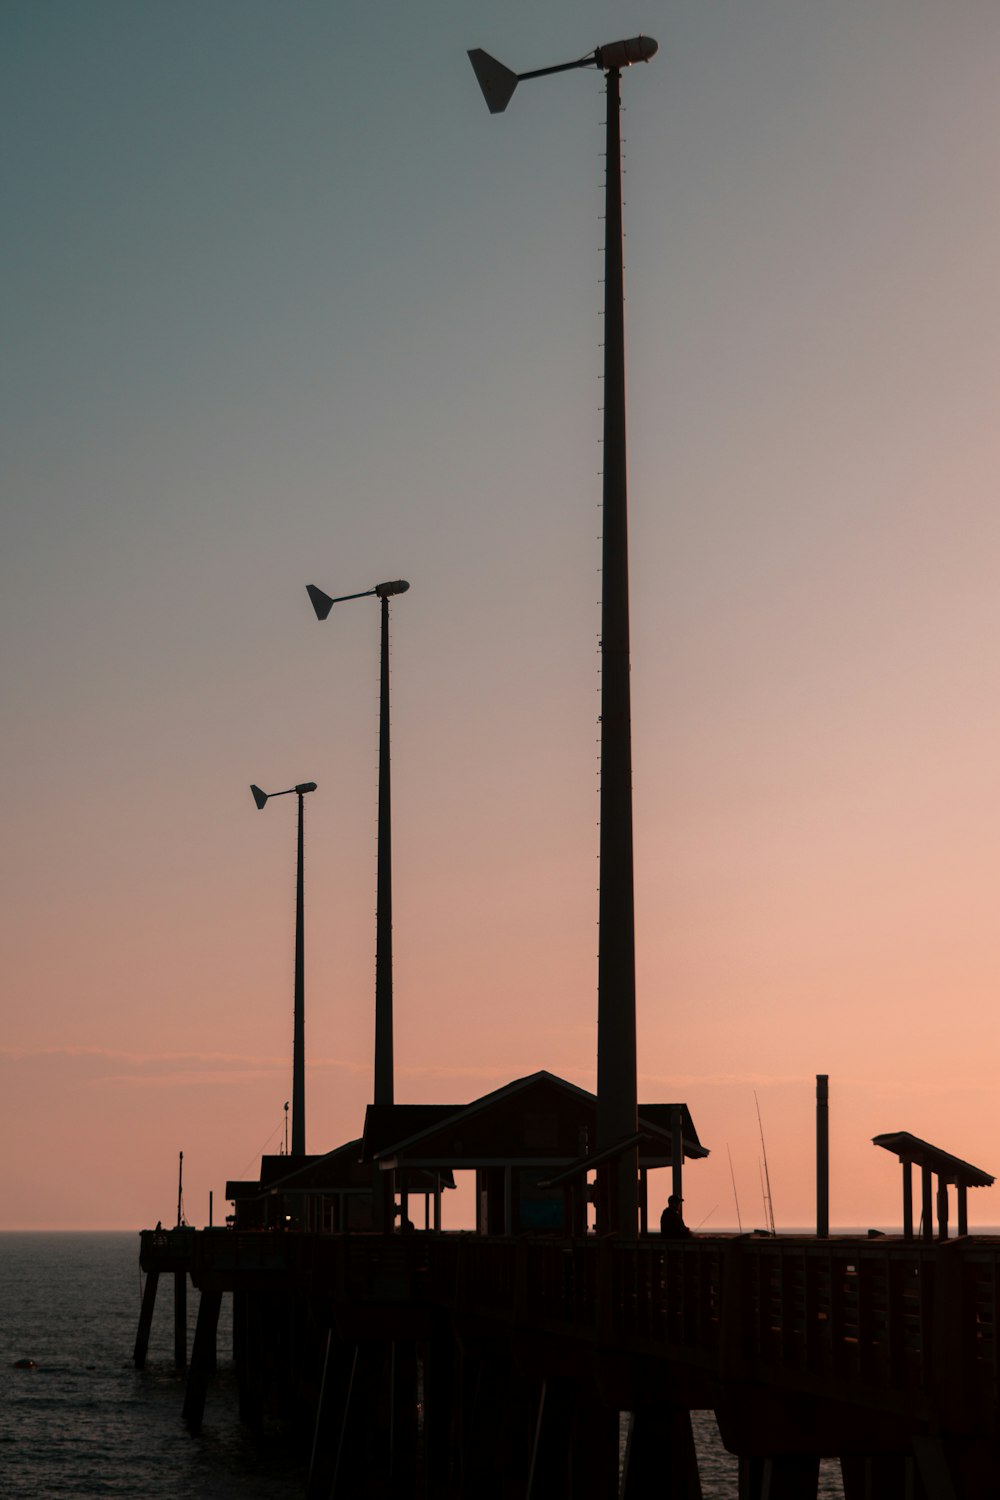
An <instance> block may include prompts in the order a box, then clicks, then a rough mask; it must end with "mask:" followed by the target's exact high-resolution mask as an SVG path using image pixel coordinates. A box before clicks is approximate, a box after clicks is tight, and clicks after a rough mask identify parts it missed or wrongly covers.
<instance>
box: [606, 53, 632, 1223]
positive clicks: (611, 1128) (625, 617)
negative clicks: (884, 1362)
mask: <svg viewBox="0 0 1000 1500" xmlns="http://www.w3.org/2000/svg"><path fill="white" fill-rule="evenodd" d="M606 78H607V92H608V121H607V178H606V186H605V243H604V267H605V269H604V277H605V286H604V307H605V315H604V324H605V331H604V338H605V343H604V497H603V498H604V513H603V521H604V524H603V528H602V530H603V557H602V567H603V574H602V580H603V588H602V590H601V836H600V899H599V943H600V953H599V957H598V971H597V1149H598V1150H599V1151H600V1150H602V1149H605V1148H607V1147H609V1146H613V1145H614V1144H615V1143H616V1142H617V1141H620V1140H622V1139H624V1138H625V1137H627V1136H630V1135H634V1134H635V1133H636V1130H637V1129H638V1106H637V1086H636V1025H635V898H634V888H633V874H632V727H631V698H630V690H629V599H628V507H627V484H626V479H627V475H626V450H625V308H624V273H623V265H622V189H621V122H620V110H621V72H620V70H619V69H618V68H609V69H608V72H607V75H606ZM600 1170H601V1174H602V1175H603V1176H604V1179H605V1181H604V1184H603V1191H600V1192H599V1193H598V1205H599V1206H598V1216H599V1220H603V1222H599V1224H598V1229H599V1230H603V1232H605V1233H608V1232H612V1233H618V1234H624V1235H626V1236H632V1235H634V1234H635V1233H636V1220H637V1213H638V1188H637V1182H636V1176H637V1171H638V1155H637V1151H636V1149H635V1147H632V1148H631V1150H629V1151H627V1152H625V1154H624V1155H623V1156H621V1157H620V1158H619V1159H618V1161H617V1163H611V1164H610V1165H609V1166H607V1167H605V1168H602V1169H600ZM602 1208H603V1213H602V1212H601V1210H602Z"/></svg>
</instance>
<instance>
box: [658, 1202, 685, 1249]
mask: <svg viewBox="0 0 1000 1500" xmlns="http://www.w3.org/2000/svg"><path fill="white" fill-rule="evenodd" d="M683 1202H684V1199H683V1198H681V1197H680V1196H679V1194H677V1193H671V1194H670V1197H669V1198H668V1199H667V1206H666V1208H665V1209H664V1210H663V1213H662V1214H661V1215H660V1233H661V1234H662V1235H663V1238H664V1239H665V1240H687V1239H690V1238H691V1231H690V1229H689V1228H688V1227H687V1225H686V1224H685V1222H684V1215H683V1214H682V1212H681V1204H682V1203H683Z"/></svg>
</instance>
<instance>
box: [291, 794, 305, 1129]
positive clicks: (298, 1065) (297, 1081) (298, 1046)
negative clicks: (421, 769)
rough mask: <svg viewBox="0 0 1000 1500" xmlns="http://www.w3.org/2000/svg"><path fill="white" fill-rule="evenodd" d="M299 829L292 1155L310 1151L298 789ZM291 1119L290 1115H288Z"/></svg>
mask: <svg viewBox="0 0 1000 1500" xmlns="http://www.w3.org/2000/svg"><path fill="white" fill-rule="evenodd" d="M297 795H298V799H299V831H298V857H297V861H296V866H297V868H296V882H295V1019H294V1037H293V1042H292V1155H293V1156H305V1154H306V1042H305V995H306V981H305V859H304V842H305V840H304V832H305V815H304V812H303V807H302V804H303V800H304V794H303V793H302V792H298V793H297ZM286 1118H287V1116H286Z"/></svg>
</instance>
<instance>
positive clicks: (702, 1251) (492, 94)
mask: <svg viewBox="0 0 1000 1500" xmlns="http://www.w3.org/2000/svg"><path fill="white" fill-rule="evenodd" d="M656 50H657V49H656V43H655V42H653V41H652V40H651V39H650V38H647V37H636V38H632V39H631V40H628V41H621V42H615V43H611V44H608V45H606V46H603V47H599V48H597V49H595V51H594V52H593V53H590V54H588V55H587V56H586V57H584V58H581V59H578V60H577V61H574V62H569V63H563V64H559V65H558V66H556V67H553V68H543V69H538V70H535V71H534V72H530V73H523V74H515V73H513V72H511V71H510V70H509V69H507V68H506V67H504V66H503V65H502V64H500V63H498V62H497V61H496V60H495V59H493V58H491V57H490V56H489V55H488V54H486V53H484V52H482V51H476V52H473V53H471V54H470V57H471V60H472V63H473V67H474V68H475V71H476V76H477V78H478V79H479V82H480V85H481V87H482V90H483V94H484V96H485V98H486V102H487V104H488V106H489V108H490V110H491V112H492V113H501V112H502V111H503V110H504V109H505V108H506V106H507V104H508V103H509V101H510V99H511V97H512V95H513V93H514V91H515V88H516V86H517V84H518V83H519V82H521V81H522V80H525V79H528V78H537V77H542V76H546V75H548V74H553V73H564V72H570V71H573V70H577V69H587V68H595V69H597V70H599V71H600V72H602V73H603V74H604V75H605V79H606V85H607V97H608V110H607V188H606V244H605V282H606V307H605V368H604V380H605V407H604V480H603V501H604V527H603V555H602V565H603V590H602V638H601V653H602V686H601V691H602V713H601V825H600V827H601V832H600V861H601V866H600V900H599V926H600V956H599V973H598V979H599V998H598V1048H597V1053H598V1066H597V1092H596V1095H594V1094H590V1093H588V1092H587V1091H586V1090H583V1089H579V1088H576V1087H575V1085H573V1084H571V1083H569V1082H567V1081H566V1080H564V1079H559V1078H556V1077H554V1076H553V1075H551V1074H548V1073H537V1074H533V1075H531V1076H530V1077H528V1078H525V1079H517V1080H514V1081H513V1082H511V1083H509V1084H507V1085H506V1086H505V1087H504V1088H502V1089H498V1090H495V1091H493V1093H492V1094H489V1095H485V1096H484V1097H483V1098H482V1099H478V1100H474V1101H472V1102H471V1103H467V1104H464V1105H413V1104H397V1103H396V1102H395V1094H394V1088H393V1061H392V963H391V900H392V892H391V874H390V870H391V860H390V808H389V753H388V730H389V699H388V679H389V657H388V601H389V598H390V597H391V596H392V595H394V594H397V593H401V592H403V591H404V590H405V589H406V588H407V587H408V585H407V584H405V583H403V582H402V581H399V582H396V583H387V584H380V585H377V586H376V587H375V588H373V589H370V590H367V591H366V593H369V594H373V595H375V596H377V597H378V598H379V599H380V603H381V610H382V657H381V662H382V693H381V716H380V758H379V767H380V772H379V863H378V898H377V939H376V954H377V957H376V1028H375V1029H376V1046H375V1078H374V1098H373V1103H372V1105H371V1106H370V1107H369V1110H368V1112H367V1116H366V1119H365V1122H364V1129H363V1131H362V1133H361V1135H360V1136H358V1137H357V1138H356V1139H354V1140H352V1141H349V1142H347V1143H345V1144H343V1145H341V1146H339V1147H338V1148H337V1149H336V1150H334V1151H332V1152H329V1153H326V1154H324V1155H321V1156H308V1155H306V1152H305V1114H304V1094H300V1095H297V1096H296V1097H299V1098H301V1099H302V1101H303V1102H302V1107H301V1117H300V1124H301V1128H299V1127H298V1126H297V1125H296V1123H295V1121H294V1120H293V1145H292V1152H291V1154H290V1155H289V1156H285V1157H265V1158H264V1159H263V1161H262V1164H261V1172H260V1175H259V1178H257V1179H255V1180H254V1181H252V1182H245V1181H240V1182H230V1183H229V1184H228V1188H227V1195H228V1196H229V1197H230V1198H231V1199H232V1201H233V1204H234V1214H233V1216H232V1224H231V1227H228V1228H225V1229H214V1228H211V1227H210V1228H208V1229H203V1230H195V1229H191V1228H189V1227H187V1226H185V1225H182V1224H180V1223H179V1225H178V1227H177V1228H175V1229H173V1230H163V1229H161V1228H159V1227H157V1229H155V1230H146V1231H144V1232H143V1233H142V1236H141V1252H140V1256H141V1265H142V1268H143V1270H144V1271H145V1273H146V1286H145V1292H144V1296H143V1303H142V1310H141V1313H140V1320H139V1330H138V1334H137V1338H136V1346H135V1363H136V1365H137V1366H139V1367H141V1366H142V1365H143V1364H144V1362H145V1359H146V1355H147V1351H148V1346H149V1337H150V1327H151V1323H152V1318H153V1310H154V1305H155V1299H156V1288H157V1283H158V1280H159V1277H160V1276H162V1275H172V1276H173V1278H174V1289H175V1300H174V1327H175V1358H176V1363H177V1365H178V1366H179V1367H185V1366H186V1367H187V1380H186V1388H185V1396H184V1405H183V1415H184V1418H185V1420H186V1422H187V1424H188V1426H189V1427H190V1428H191V1429H192V1431H197V1430H198V1429H199V1428H200V1427H201V1425H202V1422H203V1420H204V1416H205V1412H206V1402H207V1401H209V1400H210V1385H211V1379H212V1373H213V1370H214V1368H215V1360H216V1339H217V1330H218V1321H219V1313H220V1308H221V1305H222V1299H223V1297H224V1296H229V1297H230V1298H231V1299H232V1311H233V1357H234V1363H235V1368H236V1374H237V1379H238V1383H239V1394H240V1416H241V1419H242V1420H243V1421H244V1422H246V1423H248V1424H252V1425H260V1424H261V1423H263V1422H264V1421H265V1420H266V1419H268V1418H269V1417H278V1418H281V1419H282V1420H284V1421H285V1422H286V1423H288V1424H290V1425H291V1426H292V1427H293V1428H294V1429H295V1430H297V1431H298V1432H299V1433H300V1435H301V1442H302V1452H303V1454H304V1455H307V1456H308V1469H309V1480H308V1495H309V1496H310V1500H319V1497H323V1500H327V1497H330V1500H358V1497H362V1500H363V1497H369V1496H371V1497H383V1496H399V1497H408V1500H409V1497H417V1500H420V1497H427V1500H453V1497H454V1500H457V1497H477V1500H515V1497H516V1500H522V1497H523V1500H543V1497H544V1500H611V1497H618V1500H647V1497H654V1496H655V1497H660V1500H699V1497H700V1496H701V1485H700V1479H699V1474H698V1463H697V1457H696V1452H695V1446H694V1441H693V1436H692V1424H691V1413H692V1412H693V1411H699V1410H711V1411H713V1412H714V1413H715V1415H716V1417H717V1419H718V1423H719V1428H720V1431H721V1434H722V1438H723V1440H724V1442H725V1445H726V1447H727V1448H728V1449H729V1450H730V1452H732V1453H733V1454H735V1455H737V1456H738V1460H739V1465H738V1467H739V1496H740V1500H815V1496H816V1492H817V1475H818V1466H819V1462H820V1459H821V1457H823V1456H829V1457H835V1458H838V1459H839V1460H840V1461H841V1466H842V1471H843V1476H844V1486H845V1494H846V1496H847V1500H873V1497H878V1500H988V1497H996V1496H998V1495H1000V1349H998V1339H997V1329H998V1318H1000V1241H995V1240H989V1239H985V1238H979V1237H976V1236H969V1235H968V1234H966V1233H965V1231H966V1229H967V1207H966V1195H967V1191H968V1189H969V1188H970V1187H977V1186H986V1185H989V1184H990V1183H992V1181H993V1179H992V1177H991V1176H990V1175H989V1174H988V1173H985V1172H982V1171H981V1170H980V1169H978V1168H975V1167H972V1166H971V1165H970V1164H969V1163H966V1162H962V1161H961V1160H960V1159H958V1158H956V1157H954V1156H952V1155H950V1154H949V1153H947V1152H944V1151H942V1150H940V1149H939V1148H937V1147H934V1146H931V1145H930V1144H929V1143H928V1142H925V1141H921V1140H920V1139H919V1138H918V1137H915V1136H912V1135H910V1134H909V1133H907V1132H896V1133H893V1134H891V1135H886V1136H880V1137H878V1138H877V1139H876V1144H878V1145H879V1146H881V1147H884V1148H885V1149H888V1150H890V1151H892V1152H894V1153H895V1154H896V1155H897V1156H898V1157H899V1160H900V1162H901V1163H902V1165H903V1229H902V1233H901V1234H900V1235H898V1236H895V1235H893V1236H886V1235H874V1234H872V1235H870V1236H868V1237H863V1238H850V1239H848V1238H841V1237H835V1236H831V1235H830V1233H829V1187H828V1174H827V1167H826V1156H827V1140H828V1133H827V1111H828V1088H827V1082H828V1081H827V1079H826V1076H825V1075H820V1077H819V1078H818V1080H817V1084H818V1088H817V1233H816V1235H815V1236H808V1237H790V1236H775V1235H774V1234H765V1233H755V1234H747V1235H701V1234H697V1233H696V1234H694V1235H693V1236H691V1237H690V1238H686V1239H667V1238H664V1237H662V1236H661V1235H659V1234H657V1233H655V1232H654V1233H650V1232H649V1229H650V1226H649V1214H648V1203H647V1185H648V1176H649V1173H650V1172H653V1171H656V1170H661V1169H662V1170H669V1172H670V1174H671V1190H672V1192H673V1193H676V1194H677V1195H678V1196H681V1195H682V1194H681V1189H682V1180H683V1172H684V1166H685V1162H696V1161H697V1159H698V1158H699V1157H703V1156H704V1155H706V1154H707V1153H706V1151H705V1148H704V1147H703V1146H702V1145H701V1142H700V1141H699V1139H698V1136H697V1132H696V1131H695V1128H694V1124H693V1122H692V1119H691V1115H690V1112H689V1110H688V1108H687V1106H686V1105H685V1104H683V1103H663V1104H642V1103H640V1102H639V1101H638V1097H637V1088H636V1076H637V1075H636V1029H635V956H634V955H635V945H634V912H633V873H632V789H631V722H630V702H629V606H628V540H627V513H626V511H627V507H626V444H625V431H626V429H625V380H624V311H623V276H622V218H621V140H620V124H619V113H620V83H621V72H622V70H623V69H624V68H626V67H629V66H630V65H631V64H633V63H637V62H645V61H649V60H650V59H651V58H652V57H653V56H654V54H655V52H656ZM309 594H310V598H311V599H312V602H313V605H314V607H315V609H316V612H317V614H318V616H319V617H320V619H325V618H326V617H327V616H328V615H329V613H330V610H331V609H332V607H333V605H334V604H335V603H337V602H339V601H338V600H336V599H333V598H331V597H330V596H329V595H326V594H324V593H323V592H322V591H321V590H319V589H317V588H316V587H315V586H314V585H310V586H309ZM342 597H344V598H359V597H362V595H347V596H342ZM310 789H311V785H308V786H307V785H303V786H302V787H296V788H294V790H295V791H296V792H299V793H300V797H299V802H300V817H301V800H302V798H301V792H303V791H304V790H310ZM300 827H301V824H300ZM300 868H301V867H300ZM296 1036H297V1037H298V1031H297V1032H296ZM299 1055H300V1049H299V1048H298V1046H297V1048H296V1057H297V1058H298V1057H299ZM293 1092H294V1090H293ZM914 1164H916V1165H917V1166H918V1167H919V1169H920V1172H921V1186H922V1204H923V1214H922V1218H921V1221H920V1231H921V1232H920V1233H919V1235H915V1234H914V1224H913V1218H914V1214H913V1187H912V1168H913V1165H914ZM460 1171H473V1172H475V1174H476V1219H477V1227H476V1231H475V1232H474V1233H448V1232H445V1231H444V1229H443V1227H442V1199H443V1196H444V1195H446V1193H447V1191H448V1190H449V1188H450V1186H451V1185H452V1183H453V1181H454V1178H455V1174H456V1173H457V1172H460ZM935 1176H936V1177H937V1183H938V1185H937V1192H936V1211H937V1226H936V1227H937V1234H936V1235H935V1222H934V1204H935V1193H934V1185H933V1179H934V1178H935ZM949 1187H954V1188H955V1190H956V1194H957V1211H958V1229H959V1237H957V1238H953V1237H949V1230H948V1224H949V1213H948V1202H949V1196H948V1195H949ZM421 1199H422V1201H423V1215H422V1219H423V1223H422V1227H415V1226H414V1224H413V1221H412V1220H411V1218H410V1213H411V1208H413V1207H416V1205H417V1204H418V1203H419V1202H420V1200H421ZM591 1207H592V1208H593V1218H594V1224H593V1227H590V1217H591V1214H590V1211H591ZM178 1218H179V1219H180V1215H178ZM419 1218H420V1215H419V1213H418V1219H419ZM189 1283H190V1284H191V1285H193V1287H194V1288H195V1290H196V1292H197V1294H198V1297H199V1302H198V1314H197V1327H196V1332H195V1338H194V1345H193V1348H192V1351H191V1358H190V1363H188V1358H187V1348H186V1325H185V1317H186V1296H187V1287H188V1284H189ZM623 1414H628V1424H627V1425H628V1438H627V1445H626V1449H625V1455H624V1463H623V1464H621V1462H620V1460H621V1455H620V1433H621V1428H622V1417H623Z"/></svg>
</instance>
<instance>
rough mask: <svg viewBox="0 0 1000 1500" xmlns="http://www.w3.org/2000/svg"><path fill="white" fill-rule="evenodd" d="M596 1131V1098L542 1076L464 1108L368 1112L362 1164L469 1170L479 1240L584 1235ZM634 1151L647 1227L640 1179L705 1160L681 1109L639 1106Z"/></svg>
mask: <svg viewBox="0 0 1000 1500" xmlns="http://www.w3.org/2000/svg"><path fill="white" fill-rule="evenodd" d="M596 1130H597V1096H596V1095H595V1094H592V1093H590V1092H589V1091H588V1090H587V1089H582V1088H579V1087H578V1086H577V1085H576V1084H573V1083H570V1082H569V1081H568V1080H567V1079H565V1078H559V1077H557V1076H556V1075H555V1074H553V1073H549V1072H547V1071H545V1070H544V1069H543V1070H541V1071H539V1072H537V1073H532V1074H529V1075H528V1076H527V1077H525V1078H517V1079H514V1080H513V1081H512V1082H511V1083H508V1084H505V1085H504V1086H503V1087H502V1088H499V1089H494V1090H493V1091H492V1092H490V1093H488V1094H484V1095H482V1097H481V1098H479V1099H474V1100H473V1101H472V1102H471V1103H470V1104H464V1105H459V1104H455V1105H384V1106H375V1105H370V1106H369V1108H368V1111H367V1114H366V1117H365V1133H364V1137H363V1157H364V1160H365V1161H366V1162H367V1161H371V1162H373V1163H375V1164H376V1165H377V1166H378V1167H379V1168H380V1170H382V1171H394V1172H396V1173H397V1174H398V1173H401V1172H403V1171H404V1170H405V1171H412V1170H413V1169H414V1168H420V1169H422V1170H423V1171H426V1172H432V1173H438V1172H442V1171H449V1172H455V1171H463V1170H464V1171H474V1172H475V1174H476V1231H477V1233H479V1234H495V1235H509V1234H522V1233H548V1234H583V1233H585V1232H586V1227H587V1201H588V1189H587V1182H586V1178H587V1173H588V1172H589V1171H591V1170H593V1167H594V1166H596V1165H597V1161H596V1159H594V1160H593V1161H591V1152H590V1146H591V1143H592V1142H593V1141H594V1140H595V1139H596ZM635 1144H637V1145H638V1147H639V1168H640V1197H641V1199H642V1203H641V1210H640V1211H641V1222H642V1225H643V1227H645V1222H646V1207H645V1197H646V1193H645V1187H646V1174H647V1173H648V1171H649V1170H651V1169H653V1168H656V1167H666V1166H672V1167H673V1168H674V1169H675V1172H676V1171H677V1170H678V1169H679V1164H680V1163H681V1162H682V1161H683V1160H684V1159H685V1158H688V1159H698V1158H701V1157H706V1156H707V1155H708V1151H707V1150H706V1149H705V1147H704V1146H702V1144H701V1142H700V1141H699V1139H698V1136H697V1132H696V1131H695V1128H694V1124H693V1122H692V1120H691V1116H690V1112H689V1111H688V1108H687V1105H685V1104H651V1105H645V1104H640V1105H639V1133H638V1135H637V1137H636V1141H635ZM569 1168H575V1169H576V1170H574V1171H573V1172H572V1173H570V1174H569V1175H566V1173H567V1169H569ZM560 1174H562V1175H563V1176H565V1178H566V1180H565V1181H563V1180H557V1179H560ZM398 1185H399V1179H398V1177H397V1187H398ZM400 1191H401V1196H402V1189H400ZM403 1211H404V1213H405V1197H404V1198H403Z"/></svg>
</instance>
